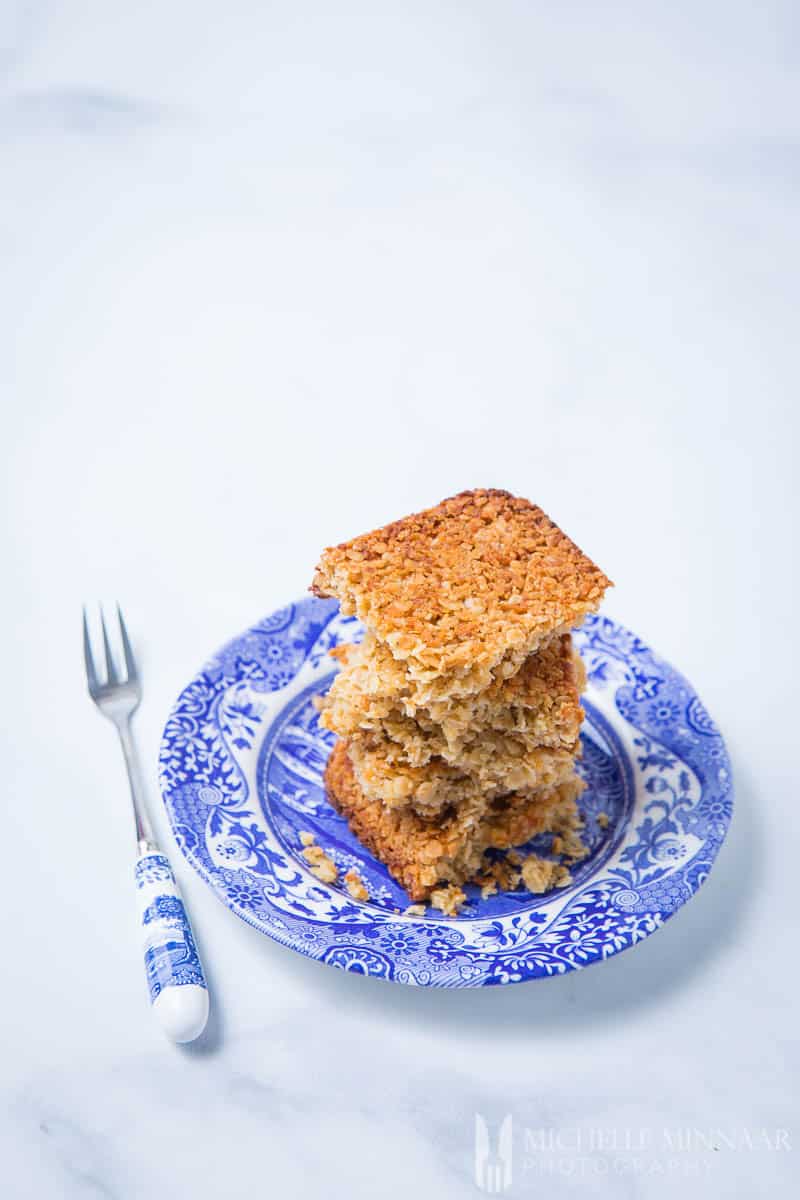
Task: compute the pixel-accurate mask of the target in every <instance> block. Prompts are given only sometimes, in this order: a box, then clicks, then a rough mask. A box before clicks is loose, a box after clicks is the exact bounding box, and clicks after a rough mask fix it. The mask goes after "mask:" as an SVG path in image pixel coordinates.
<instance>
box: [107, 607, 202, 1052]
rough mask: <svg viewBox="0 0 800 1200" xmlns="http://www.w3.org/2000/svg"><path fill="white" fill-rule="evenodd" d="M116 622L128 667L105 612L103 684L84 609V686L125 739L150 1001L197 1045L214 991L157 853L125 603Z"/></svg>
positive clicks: (181, 1036) (169, 1026)
mask: <svg viewBox="0 0 800 1200" xmlns="http://www.w3.org/2000/svg"><path fill="white" fill-rule="evenodd" d="M117 617H118V620H119V638H120V642H121V644H122V655H123V658H124V662H125V670H124V672H121V671H120V670H119V669H118V668H117V664H116V662H115V661H114V655H113V654H112V652H111V644H110V641H109V637H108V632H107V630H106V623H105V618H104V617H103V612H102V609H101V611H100V625H101V629H102V632H103V649H104V651H105V663H106V670H105V679H102V678H101V677H100V674H99V673H98V671H97V668H96V667H95V662H94V656H93V654H92V645H91V639H90V637H89V626H88V622H87V620H86V610H85V609H84V612H83V654H84V660H85V663H86V682H87V684H88V688H89V695H90V696H91V698H92V700H94V702H95V704H96V705H97V707H98V708H99V709H100V712H101V713H102V714H103V716H105V717H108V719H109V721H111V722H112V724H113V725H114V727H115V728H116V730H117V733H118V734H119V740H120V744H121V746H122V753H123V755H124V757H125V766H126V767H127V770H128V783H129V784H130V789H131V802H132V804H133V819H134V824H135V827H136V844H137V848H138V858H137V862H136V894H137V896H138V899H139V914H140V918H141V924H142V940H143V943H144V962H145V968H146V970H147V983H148V986H149V988H150V1001H151V1003H152V1006H153V1011H154V1012H155V1014H156V1016H157V1017H158V1019H159V1021H160V1023H161V1025H162V1028H163V1029H164V1030H165V1032H166V1033H167V1034H168V1035H169V1036H170V1037H171V1038H172V1040H173V1041H175V1042H191V1041H194V1039H195V1038H196V1037H199V1036H200V1034H201V1033H202V1032H203V1030H204V1028H205V1025H206V1021H207V1020H208V988H207V987H206V981H205V977H204V975H203V968H202V967H201V966H200V958H199V956H198V953H197V947H196V945H195V941H194V937H193V936H192V928H191V926H190V924H189V918H188V917H187V915H186V909H185V908H184V907H183V900H182V899H181V894H180V892H179V891H178V885H177V883H176V882H175V876H174V875H173V874H172V868H171V867H170V865H169V862H168V860H167V858H166V857H165V855H163V854H161V853H160V852H159V851H158V849H157V847H156V843H155V839H154V837H153V831H152V828H151V826H150V818H149V816H148V813H147V806H146V805H145V799H144V789H143V788H142V781H141V778H140V775H139V769H138V762H137V758H136V753H135V750H134V745H133V734H132V732H131V717H132V715H133V713H134V712H135V711H136V709H137V708H138V706H139V701H140V700H141V698H142V684H141V680H140V679H139V672H138V669H137V666H136V660H135V658H134V657H133V650H132V649H131V644H130V640H129V638H128V631H127V629H126V628H125V622H124V620H123V618H122V613H121V612H120V611H119V605H117Z"/></svg>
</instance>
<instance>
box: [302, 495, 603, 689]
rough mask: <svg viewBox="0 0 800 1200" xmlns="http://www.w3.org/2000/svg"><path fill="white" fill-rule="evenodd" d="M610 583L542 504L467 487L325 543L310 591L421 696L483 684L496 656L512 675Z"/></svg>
mask: <svg viewBox="0 0 800 1200" xmlns="http://www.w3.org/2000/svg"><path fill="white" fill-rule="evenodd" d="M609 585H610V581H609V580H608V579H607V578H606V576H605V575H604V574H603V572H602V571H601V570H600V568H599V567H597V566H595V564H594V563H593V562H592V561H591V559H589V558H587V556H586V555H585V554H583V552H582V551H581V550H579V549H578V547H577V546H576V545H575V544H574V542H572V541H570V539H569V538H568V537H567V535H566V534H565V533H563V532H562V531H561V530H560V529H559V528H558V526H557V525H556V524H554V522H553V521H551V520H550V518H549V517H548V516H547V515H546V514H545V513H544V512H543V511H542V509H541V508H539V507H537V506H536V505H534V504H531V503H530V502H529V501H527V500H522V499H519V498H518V497H515V496H512V495H511V494H510V493H509V492H504V491H498V490H495V489H483V488H478V489H475V490H474V491H468V492H461V493H460V494H459V495H457V496H452V497H450V498H449V499H448V500H444V501H442V503H441V504H438V505H436V507H435V508H429V509H426V510H425V511H424V512H421V513H416V514H414V515H413V516H409V517H405V518H404V519H403V520H401V521H395V522H393V523H392V524H390V525H386V526H385V527H384V528H383V529H378V530H375V531H374V532H372V533H367V534H364V535H362V536H361V537H357V538H354V539H353V540H352V541H349V542H344V543H342V544H341V545H339V546H334V547H332V548H330V549H328V550H326V551H325V552H324V554H323V555H322V558H321V560H320V563H319V566H318V568H317V571H316V574H315V576H314V582H313V584H312V589H311V590H312V591H313V592H314V593H315V594H316V595H318V596H335V597H336V598H337V599H338V600H339V603H340V605H341V608H342V611H343V612H344V613H345V614H355V615H356V616H358V618H359V619H360V620H361V621H362V622H363V623H364V625H366V626H367V628H368V629H369V630H371V631H372V632H373V633H374V635H375V636H376V637H377V638H378V640H379V641H382V642H385V643H386V645H387V646H388V647H389V649H390V650H391V653H392V655H393V656H394V657H395V658H396V659H399V660H402V661H403V662H404V663H405V667H406V671H407V674H408V677H409V681H410V683H412V684H413V683H414V682H416V683H417V684H418V685H422V686H421V688H418V691H419V692H420V693H421V695H422V696H423V697H424V696H425V695H426V694H428V693H429V691H430V688H426V686H425V685H429V684H430V682H431V680H432V679H434V678H436V677H442V676H451V677H454V678H455V679H457V680H458V681H459V684H460V686H461V688H462V689H464V690H463V692H462V694H468V693H469V692H471V691H479V690H482V689H483V688H484V687H486V686H487V685H488V684H489V683H491V680H492V671H493V669H494V668H496V667H497V666H498V665H499V664H501V660H503V659H504V658H505V657H507V656H510V657H509V660H508V662H507V663H506V664H504V670H503V673H504V674H508V675H511V674H513V673H515V672H516V671H517V670H518V669H519V666H520V665H521V663H522V661H523V659H524V658H525V657H526V656H527V655H528V654H530V653H532V652H533V651H534V650H535V649H536V647H537V645H538V644H539V643H540V642H541V641H542V640H543V639H544V638H545V637H547V636H549V635H551V634H553V633H555V632H567V630H568V629H569V628H570V627H571V626H573V625H576V624H577V623H578V622H579V621H580V620H581V619H582V618H583V617H584V616H585V615H586V613H588V612H591V611H594V610H595V609H597V608H598V606H599V604H600V601H601V600H602V597H603V593H604V591H605V590H606V588H607V587H608V586H609ZM439 694H443V695H451V694H453V683H452V679H451V680H449V681H448V684H447V686H446V688H445V690H444V691H443V692H441V693H439Z"/></svg>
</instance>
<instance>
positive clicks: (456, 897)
mask: <svg viewBox="0 0 800 1200" xmlns="http://www.w3.org/2000/svg"><path fill="white" fill-rule="evenodd" d="M466 898H467V897H466V894H465V893H464V892H462V890H461V888H460V887H459V886H458V884H456V883H449V884H448V885H447V887H441V888H434V889H433V891H432V892H431V904H432V905H433V907H434V908H438V909H439V910H440V911H441V912H443V913H444V915H445V916H446V917H456V916H458V913H459V912H460V911H461V906H462V905H463V904H464V902H465V900H466Z"/></svg>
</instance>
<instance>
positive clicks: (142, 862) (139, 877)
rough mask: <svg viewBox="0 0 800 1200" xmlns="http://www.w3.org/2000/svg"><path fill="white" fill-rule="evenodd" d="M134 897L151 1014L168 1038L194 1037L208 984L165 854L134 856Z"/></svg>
mask: <svg viewBox="0 0 800 1200" xmlns="http://www.w3.org/2000/svg"><path fill="white" fill-rule="evenodd" d="M136 895H137V898H138V901H139V914H140V917H141V923H142V938H143V943H144V965H145V970H146V972H147V984H148V987H149V988H150V1002H151V1004H152V1006H153V1012H154V1013H155V1014H156V1017H157V1018H158V1021H159V1023H160V1024H161V1026H162V1028H163V1029H164V1031H165V1032H166V1033H167V1035H168V1036H169V1037H171V1038H172V1040H173V1041H175V1042H191V1041H194V1039H195V1038H196V1037H199V1036H200V1034H201V1033H202V1032H203V1030H204V1028H205V1025H206V1021H207V1020H208V988H207V986H206V980H205V976H204V975H203V968H202V966H201V964H200V957H199V955H198V953H197V946H196V945H195V940H194V935H193V933H192V927H191V925H190V924H189V918H188V916H187V915H186V909H185V908H184V906H183V900H182V899H181V894H180V891H179V890H178V884H177V882H176V880H175V876H174V875H173V873H172V867H171V866H170V865H169V861H168V859H167V858H166V856H165V855H164V854H159V853H158V852H148V853H147V854H142V855H140V857H139V858H138V859H137V862H136Z"/></svg>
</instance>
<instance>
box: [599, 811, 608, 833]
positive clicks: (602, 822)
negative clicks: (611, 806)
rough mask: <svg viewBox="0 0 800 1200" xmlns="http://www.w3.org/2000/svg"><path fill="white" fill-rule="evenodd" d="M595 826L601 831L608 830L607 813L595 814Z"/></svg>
mask: <svg viewBox="0 0 800 1200" xmlns="http://www.w3.org/2000/svg"><path fill="white" fill-rule="evenodd" d="M597 824H598V825H599V826H600V828H601V829H608V824H609V821H608V813H606V812H599V813H598V814H597Z"/></svg>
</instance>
